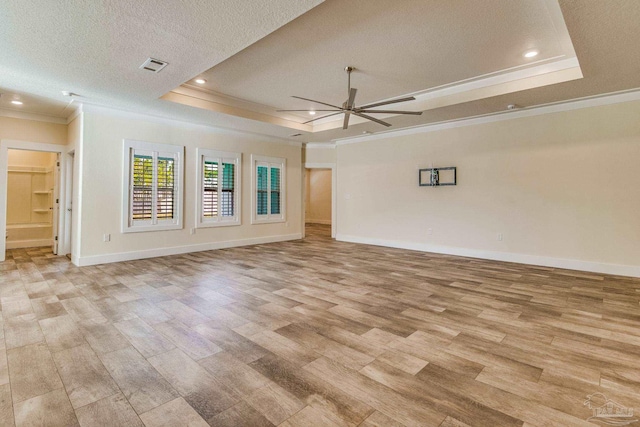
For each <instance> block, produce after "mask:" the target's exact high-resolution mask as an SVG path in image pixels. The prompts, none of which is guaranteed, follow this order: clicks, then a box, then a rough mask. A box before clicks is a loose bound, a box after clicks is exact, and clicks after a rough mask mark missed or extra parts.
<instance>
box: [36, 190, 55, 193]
mask: <svg viewBox="0 0 640 427" xmlns="http://www.w3.org/2000/svg"><path fill="white" fill-rule="evenodd" d="M33 194H51V190H42V191H34V192H33Z"/></svg>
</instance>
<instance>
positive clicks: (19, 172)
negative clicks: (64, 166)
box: [5, 149, 59, 254]
mask: <svg viewBox="0 0 640 427" xmlns="http://www.w3.org/2000/svg"><path fill="white" fill-rule="evenodd" d="M58 156H59V154H57V153H50V152H45V151H31V150H18V149H10V150H8V157H7V211H6V227H7V228H6V233H5V237H6V249H21V248H35V247H44V246H48V247H50V248H51V251H52V252H53V253H54V254H56V253H57V252H58V247H57V239H56V236H57V221H56V219H57V213H58V212H57V203H56V201H57V196H58V171H59V166H58V165H59V160H58Z"/></svg>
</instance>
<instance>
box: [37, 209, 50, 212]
mask: <svg viewBox="0 0 640 427" xmlns="http://www.w3.org/2000/svg"><path fill="white" fill-rule="evenodd" d="M33 211H34V212H35V213H46V212H51V209H34V210H33Z"/></svg>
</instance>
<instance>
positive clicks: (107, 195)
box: [76, 110, 302, 263]
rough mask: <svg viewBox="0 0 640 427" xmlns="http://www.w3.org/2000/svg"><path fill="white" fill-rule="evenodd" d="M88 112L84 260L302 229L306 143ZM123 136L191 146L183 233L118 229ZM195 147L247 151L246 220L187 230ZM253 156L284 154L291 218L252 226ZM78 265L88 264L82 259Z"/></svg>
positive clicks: (187, 155) (84, 164) (84, 142)
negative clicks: (105, 237) (106, 236)
mask: <svg viewBox="0 0 640 427" xmlns="http://www.w3.org/2000/svg"><path fill="white" fill-rule="evenodd" d="M83 114H84V122H83V132H82V142H81V145H82V147H81V148H82V150H81V156H82V171H81V185H82V197H81V202H80V203H81V213H80V215H81V225H80V229H81V239H80V240H81V241H80V258H86V257H94V260H95V259H96V257H99V256H105V255H114V254H122V253H127V252H132V251H138V252H140V251H142V252H144V251H154V250H161V249H163V248H180V247H182V248H186V247H189V246H194V247H197V246H198V245H206V244H209V243H214V242H229V241H234V242H241V241H243V240H248V239H256V238H279V237H280V238H281V237H283V236H293V235H299V234H300V233H301V232H302V165H301V158H302V153H301V147H299V146H294V145H290V144H288V143H280V142H273V140H271V142H270V141H269V140H265V139H264V138H261V137H259V136H254V135H250V134H243V133H239V132H222V131H215V130H214V129H211V128H206V127H196V126H192V125H181V124H178V123H166V122H160V121H150V120H146V119H141V118H134V117H127V116H125V115H124V114H122V115H112V114H110V113H107V112H101V111H100V110H92V111H85V112H84V113H83ZM123 139H133V140H139V141H148V142H156V143H166V144H177V145H184V146H186V152H185V168H184V169H185V174H184V183H185V185H184V191H185V193H184V212H183V213H184V217H183V218H184V228H183V229H182V230H171V231H155V232H146V233H127V234H123V233H121V223H122V219H121V218H122V191H123V189H122V187H123V152H122V150H123V146H122V141H123ZM197 147H203V148H210V149H219V150H225V151H239V152H241V153H242V155H243V157H242V177H241V178H242V182H241V188H242V193H241V194H242V202H241V212H242V215H241V217H242V225H240V226H233V227H217V228H208V229H197V231H196V234H195V235H191V234H190V229H191V228H192V227H195V212H196V210H195V209H196V207H195V201H196V194H195V192H196V148H197ZM251 154H257V155H264V156H272V157H284V158H286V159H287V171H286V172H287V178H286V179H287V182H286V184H287V187H286V189H287V194H286V197H287V199H286V210H287V212H286V223H273V224H256V225H252V224H251V221H250V218H251V212H250V209H251V165H250V160H251ZM77 156H78V150H77V149H76V157H77ZM103 234H111V241H110V242H103ZM148 254H149V252H147V255H148ZM143 255H144V253H143ZM110 259H112V258H110ZM80 262H81V263H83V261H82V260H81V261H80ZM85 262H87V261H86V260H85ZM91 262H93V261H91Z"/></svg>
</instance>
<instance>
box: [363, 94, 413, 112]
mask: <svg viewBox="0 0 640 427" xmlns="http://www.w3.org/2000/svg"><path fill="white" fill-rule="evenodd" d="M415 100H416V99H415V98H414V97H413V96H408V97H406V98H398V99H392V100H391V101H383V102H376V103H375V104H369V105H363V106H361V107H359V108H360V109H361V110H364V109H367V108H373V107H380V106H382V105H389V104H397V103H398V102H405V101H415Z"/></svg>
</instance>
